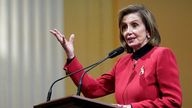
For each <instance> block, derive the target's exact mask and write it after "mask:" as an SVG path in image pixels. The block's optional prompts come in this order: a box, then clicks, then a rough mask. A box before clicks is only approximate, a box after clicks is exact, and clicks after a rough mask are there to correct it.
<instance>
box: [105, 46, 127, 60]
mask: <svg viewBox="0 0 192 108" xmlns="http://www.w3.org/2000/svg"><path fill="white" fill-rule="evenodd" d="M124 50H125V49H124V48H123V47H122V46H121V47H119V48H117V49H115V50H113V51H111V52H110V53H109V54H108V58H114V57H116V56H118V55H120V54H122V53H123V52H124Z"/></svg>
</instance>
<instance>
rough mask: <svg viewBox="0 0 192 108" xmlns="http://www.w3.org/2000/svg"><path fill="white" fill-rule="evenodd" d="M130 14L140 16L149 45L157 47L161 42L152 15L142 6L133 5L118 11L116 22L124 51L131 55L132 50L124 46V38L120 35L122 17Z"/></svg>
mask: <svg viewBox="0 0 192 108" xmlns="http://www.w3.org/2000/svg"><path fill="white" fill-rule="evenodd" d="M131 13H138V14H139V15H140V17H141V19H142V21H143V23H144V25H145V27H146V29H147V31H148V32H149V34H150V40H149V44H151V45H153V46H158V45H159V44H160V42H161V37H160V34H159V31H158V29H157V25H156V21H155V18H154V16H153V14H152V13H151V12H150V11H149V10H148V9H147V8H146V7H145V6H144V5H141V4H135V5H129V6H128V7H126V8H124V9H122V10H120V12H119V19H118V20H119V31H120V41H121V43H122V45H123V46H124V47H125V49H126V51H127V52H128V53H132V52H133V49H132V48H131V47H129V46H128V45H127V44H126V42H125V40H124V37H123V35H122V32H121V31H122V30H121V29H122V20H123V17H124V16H126V15H128V14H131Z"/></svg>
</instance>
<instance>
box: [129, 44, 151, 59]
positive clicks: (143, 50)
mask: <svg viewBox="0 0 192 108" xmlns="http://www.w3.org/2000/svg"><path fill="white" fill-rule="evenodd" d="M153 47H154V46H152V45H151V44H149V43H147V44H146V45H144V46H143V47H142V48H140V49H139V50H137V51H135V52H133V55H132V59H135V60H138V59H139V58H141V57H143V56H144V55H145V54H147V53H148V52H149V51H150V50H151V49H152V48H153Z"/></svg>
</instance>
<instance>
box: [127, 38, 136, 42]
mask: <svg viewBox="0 0 192 108" xmlns="http://www.w3.org/2000/svg"><path fill="white" fill-rule="evenodd" d="M135 39H136V38H135V37H128V38H127V42H128V43H132V42H133V41H134V40H135Z"/></svg>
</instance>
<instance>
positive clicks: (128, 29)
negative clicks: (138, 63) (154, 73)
mask: <svg viewBox="0 0 192 108" xmlns="http://www.w3.org/2000/svg"><path fill="white" fill-rule="evenodd" d="M121 33H122V35H123V36H124V39H125V42H126V43H127V44H128V46H129V47H131V48H133V50H134V51H136V50H138V49H140V48H141V47H143V46H144V45H145V44H147V42H148V41H149V40H148V38H147V35H148V36H149V33H148V31H147V30H146V28H145V25H144V23H143V21H142V19H141V17H140V16H139V14H138V13H131V14H128V15H125V16H124V17H123V19H122V24H121Z"/></svg>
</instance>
